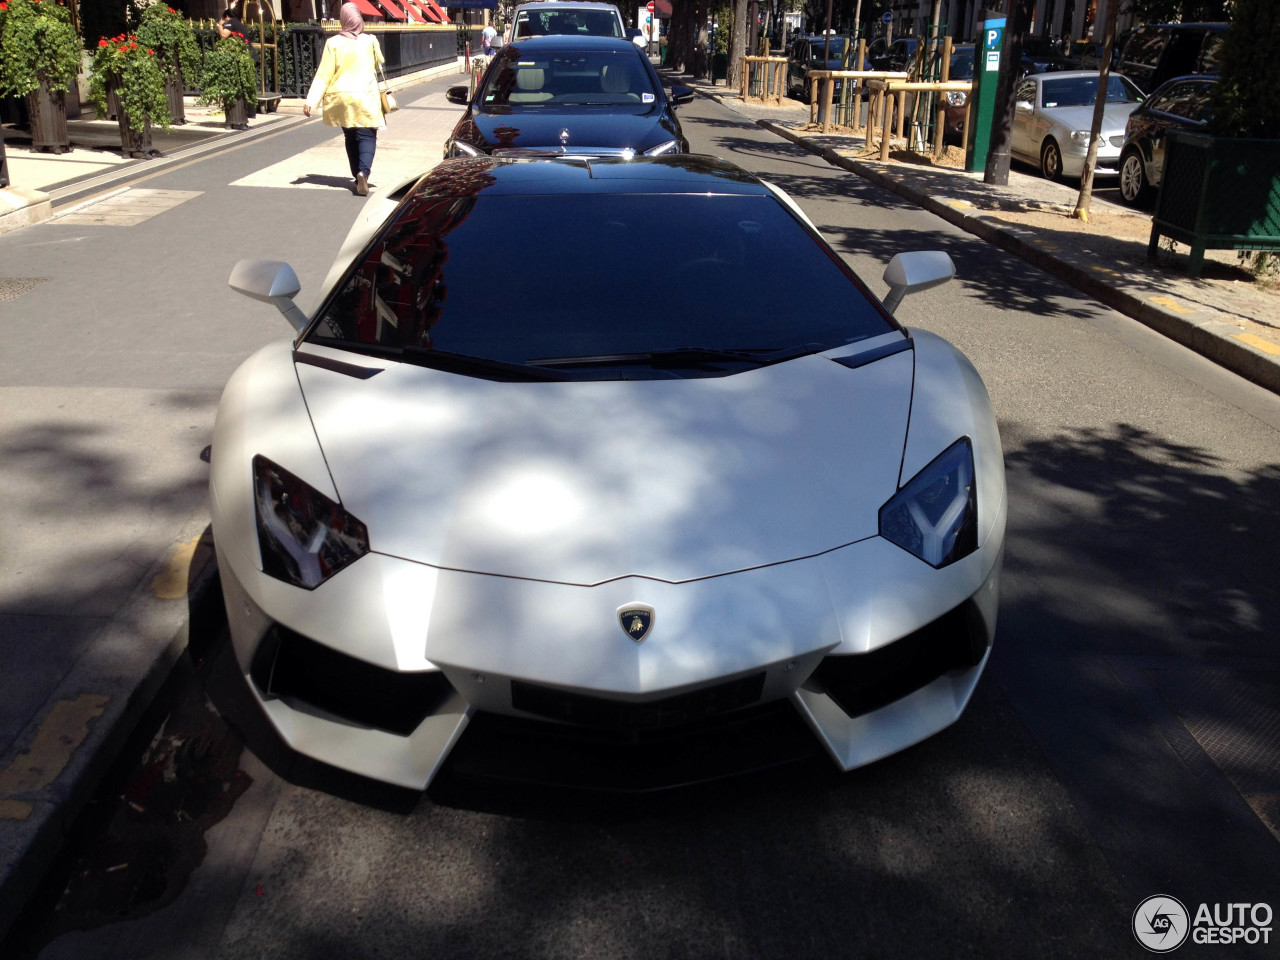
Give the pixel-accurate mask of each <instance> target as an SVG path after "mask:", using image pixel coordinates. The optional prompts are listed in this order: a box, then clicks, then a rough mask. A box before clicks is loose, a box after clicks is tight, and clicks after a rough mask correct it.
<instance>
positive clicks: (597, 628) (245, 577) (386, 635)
mask: <svg viewBox="0 0 1280 960" xmlns="http://www.w3.org/2000/svg"><path fill="white" fill-rule="evenodd" d="M1003 529H1004V509H1003V505H1002V507H1001V510H1000V515H999V519H998V522H997V523H996V525H995V528H994V529H993V530H992V531H991V534H990V535H989V537H988V540H987V542H986V543H985V544H984V546H983V547H982V548H981V549H979V550H978V551H977V552H976V553H975V554H972V555H971V556H969V557H966V558H965V559H964V560H961V561H959V562H958V563H955V564H952V565H951V566H949V567H946V568H943V569H942V570H933V569H932V568H930V567H928V566H927V565H925V564H923V563H921V562H920V561H919V560H917V559H916V558H914V557H912V556H910V555H909V554H907V553H905V552H904V551H902V550H900V549H899V548H897V547H895V546H893V545H892V544H889V543H888V542H887V541H884V540H881V539H879V538H872V539H869V540H866V541H862V542H860V543H857V544H853V545H851V546H849V547H845V548H842V549H840V550H836V551H833V552H832V553H829V554H826V555H823V556H819V557H814V558H810V559H807V560H798V561H793V562H791V563H786V564H779V565H777V566H775V567H768V568H764V569H760V570H751V571H744V572H741V573H736V574H731V575H727V576H721V577H713V578H709V579H707V580H699V581H693V582H688V583H680V584H671V583H660V582H656V581H651V580H645V579H643V578H625V579H623V580H619V581H613V582H609V583H604V584H599V585H596V586H593V587H579V586H569V585H565V584H552V583H541V582H535V581H524V580H516V579H512V578H502V577H488V576H483V575H478V574H466V573H460V572H457V571H443V570H436V569H434V568H430V567H426V566H424V565H422V564H416V563H411V562H409V561H405V560H401V559H398V558H394V557H388V556H384V555H380V554H369V555H367V556H365V557H363V558H362V559H360V560H359V561H357V562H356V563H354V564H352V565H351V566H350V567H349V568H347V569H345V570H343V571H342V572H341V573H339V574H338V575H336V576H335V577H334V578H333V579H332V580H330V581H327V582H326V583H325V584H323V585H321V586H320V587H319V588H317V589H316V590H314V591H304V590H300V589H298V588H295V587H292V586H290V585H288V584H285V583H282V582H280V581H277V580H274V579H272V578H270V577H267V576H265V575H263V574H262V573H261V572H260V571H258V570H257V569H256V566H255V565H254V564H252V563H249V562H248V561H247V558H245V557H243V556H242V555H240V554H239V553H238V552H236V551H234V550H225V551H224V550H223V549H222V547H221V546H220V547H219V553H218V558H219V566H220V570H221V572H222V581H223V590H224V596H225V601H226V606H227V612H228V621H229V625H230V631H231V637H232V642H233V645H234V647H235V652H236V656H237V659H238V662H239V664H240V666H241V669H242V671H243V672H244V673H245V674H246V677H247V680H248V685H249V688H250V690H251V691H252V693H253V695H254V696H255V698H256V699H257V700H258V701H259V703H260V704H261V705H262V708H263V710H264V712H265V713H266V715H267V716H268V718H269V719H270V720H271V722H272V724H273V725H274V726H275V728H276V730H277V731H278V732H279V734H280V735H281V737H282V738H283V739H284V740H285V742H286V743H288V744H289V746H290V747H292V748H293V749H295V750H297V751H298V752H300V753H303V754H305V755H307V756H310V757H313V758H315V759H317V760H321V761H323V762H325V763H328V764H331V765H333V766H336V767H340V768H342V769H346V770H350V771H353V772H356V773H359V774H362V775H364V776H368V777H372V778H374V779H378V780H382V781H386V782H389V783H394V784H397V785H400V786H404V787H409V788H412V789H423V788H425V787H426V786H427V785H428V784H429V783H430V782H431V780H432V779H433V778H434V777H435V776H436V774H437V773H438V772H439V771H440V769H441V766H442V765H443V763H444V761H445V759H446V758H447V757H448V756H449V754H450V752H451V751H452V750H453V748H454V747H455V745H456V744H458V743H459V741H460V740H462V741H463V742H465V738H466V734H465V733H464V731H465V730H466V728H467V726H468V723H469V722H470V721H471V720H472V718H474V717H477V716H483V717H485V718H495V719H498V718H500V720H501V722H503V723H507V724H513V723H514V724H517V725H518V726H519V728H520V729H521V730H522V731H524V734H523V735H527V736H529V737H531V738H532V739H533V740H539V739H541V740H551V739H556V738H557V737H558V738H559V739H560V740H562V741H563V740H564V739H565V738H566V737H570V738H572V737H585V738H586V739H588V740H592V741H594V742H595V744H596V748H597V749H600V748H601V747H600V744H601V743H602V742H603V743H604V744H605V745H606V746H605V747H604V748H603V749H604V750H605V751H606V752H616V750H615V747H616V746H617V744H619V743H624V742H625V743H629V744H635V743H639V742H647V741H652V740H654V739H657V740H660V741H662V742H670V741H672V740H674V739H679V738H681V737H682V736H685V735H689V736H693V737H698V736H703V735H704V734H706V732H707V731H708V729H709V728H715V729H717V730H719V729H723V728H733V727H735V726H737V727H740V728H742V729H749V728H750V727H751V722H752V718H756V717H760V716H764V715H767V714H769V711H771V710H776V709H777V708H778V707H779V705H789V709H790V713H791V715H792V716H798V717H799V718H801V719H802V720H803V722H804V723H805V724H807V726H808V727H809V729H810V730H811V731H812V732H813V733H814V734H815V735H816V737H817V741H818V742H819V743H821V745H822V746H823V747H824V748H825V749H826V751H827V753H828V754H829V755H830V756H831V757H832V759H833V760H834V761H835V762H836V764H837V765H838V766H839V767H840V768H842V769H845V770H848V769H852V768H854V767H857V766H860V765H862V764H866V763H870V762H872V761H873V760H876V759H879V758H880V757H883V756H886V755H888V754H890V753H893V752H896V751H898V750H901V749H904V748H905V747H908V746H910V745H912V744H914V743H917V742H919V741H920V740H923V739H925V738H927V737H929V736H931V735H932V734H934V733H936V732H938V731H939V730H941V729H943V728H944V727H946V726H948V725H950V724H951V723H953V722H954V721H955V720H956V719H958V717H959V716H960V714H961V712H962V711H963V710H964V707H965V705H966V704H967V702H968V700H969V697H970V696H971V694H972V692H973V690H974V688H975V686H976V684H977V681H978V678H979V676H980V675H981V672H982V669H983V667H984V665H985V663H986V658H987V655H988V650H989V647H990V644H991V642H992V639H993V637H994V633H995V626H996V605H997V604H996V601H997V594H998V583H999V575H1000V546H999V545H1000V543H1001V541H1002V537H1003ZM215 530H216V526H215ZM636 601H641V602H646V603H649V604H651V605H652V606H653V607H654V608H655V610H656V615H655V619H654V625H653V628H652V630H651V632H650V635H649V636H648V637H647V638H646V639H645V640H644V642H643V643H639V644H637V643H635V642H634V641H632V640H630V639H629V638H628V637H627V635H626V634H625V633H624V631H623V630H622V628H621V627H620V626H619V623H618V621H617V614H616V610H617V609H618V608H619V607H622V606H626V605H628V604H630V603H633V602H636ZM759 722H762V723H763V722H765V721H763V720H761V721H759ZM482 726H483V727H484V728H485V729H488V728H489V727H491V726H492V723H490V722H489V721H488V719H486V723H485V724H484V725H482ZM548 731H554V732H555V733H556V735H557V737H549V736H547V735H546V734H547V733H548ZM750 736H755V735H754V734H753V735H750ZM477 739H482V738H481V737H480V736H479V735H478V736H477ZM743 742H746V741H743ZM610 743H613V744H614V747H610V746H608V744H610ZM740 745H741V743H740ZM759 748H760V749H759V750H758V751H753V750H752V749H751V748H749V747H748V748H746V749H745V750H744V751H743V752H742V756H741V757H740V759H739V760H735V761H734V764H733V765H734V766H737V767H739V768H741V769H750V768H751V767H752V766H755V765H769V763H770V760H769V758H770V757H773V756H775V754H774V753H772V752H770V749H769V748H767V746H766V745H765V744H764V742H763V741H760V743H759ZM710 753H711V754H714V753H715V751H711V752H710ZM753 753H756V754H758V755H759V760H760V763H759V764H756V763H754V762H752V761H751V760H750V757H751V755H752V754H753ZM720 759H724V758H723V757H721V758H720ZM498 762H500V763H501V762H503V761H501V759H499V760H498ZM535 766H536V764H535ZM719 772H728V771H712V770H710V769H708V771H707V773H708V775H709V776H710V775H715V774H716V773H719ZM690 778H691V776H690V773H689V772H688V771H687V770H686V771H682V772H681V773H680V774H679V776H678V777H677V778H676V780H675V781H674V782H688V780H689V779H690ZM659 785H661V784H659Z"/></svg>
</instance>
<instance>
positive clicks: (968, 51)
mask: <svg viewBox="0 0 1280 960" xmlns="http://www.w3.org/2000/svg"><path fill="white" fill-rule="evenodd" d="M950 76H951V79H952V80H972V79H973V47H961V48H959V49H958V50H956V51H954V52H953V53H952V54H951V71H950Z"/></svg>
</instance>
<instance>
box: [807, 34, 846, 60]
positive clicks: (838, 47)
mask: <svg viewBox="0 0 1280 960" xmlns="http://www.w3.org/2000/svg"><path fill="white" fill-rule="evenodd" d="M844 44H845V38H844V37H832V38H831V59H832V60H842V59H844ZM826 49H827V41H826V38H825V37H824V38H822V39H819V40H810V41H809V50H810V54H809V56H810V57H811V58H812V59H814V60H816V61H818V62H819V63H821V62H822V61H823V59H824V54H825V53H826Z"/></svg>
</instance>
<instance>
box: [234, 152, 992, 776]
mask: <svg viewBox="0 0 1280 960" xmlns="http://www.w3.org/2000/svg"><path fill="white" fill-rule="evenodd" d="M655 268H656V269H658V270H659V271H660V275H661V281H662V291H661V294H662V295H661V296H660V297H659V296H635V295H634V291H635V284H636V282H637V278H638V277H643V276H648V275H651V274H652V272H653V270H654V269H655ZM953 271H954V267H953V265H952V264H951V261H950V258H949V257H947V255H946V254H945V253H941V252H925V253H915V254H900V255H898V256H897V257H895V258H894V261H893V262H892V263H890V265H889V268H888V269H887V270H886V271H885V279H886V281H887V282H888V284H889V289H890V291H891V292H890V297H889V300H888V301H887V302H886V303H884V304H882V303H881V302H879V301H878V300H877V299H876V298H875V297H874V296H873V295H872V294H871V293H870V292H869V290H868V288H867V286H866V284H865V283H864V282H863V281H862V280H860V279H859V278H858V277H857V276H856V275H855V274H854V273H853V272H852V271H851V270H850V268H849V267H848V265H847V264H846V263H845V261H844V259H843V258H842V257H841V256H840V255H839V254H837V253H836V252H835V251H834V250H832V249H831V247H830V246H828V245H827V243H826V242H825V241H824V240H823V238H822V237H821V236H820V235H819V234H818V232H817V230H816V229H815V228H814V227H813V225H812V224H811V223H810V222H809V221H808V219H807V218H806V217H805V215H804V213H803V212H802V211H801V210H800V208H799V207H798V206H796V204H795V202H794V201H792V200H791V198H790V197H788V196H787V195H786V194H785V193H783V192H782V191H781V190H779V189H777V188H776V187H773V186H770V185H769V184H767V183H763V182H761V181H760V180H757V179H756V178H755V177H753V176H752V175H751V174H749V173H747V172H746V171H744V170H742V169H740V168H738V167H735V166H733V165H731V164H728V163H725V162H723V161H720V160H717V159H715V158H712V157H704V156H673V157H659V158H656V159H636V160H629V161H628V160H621V159H619V158H610V159H605V160H533V161H528V160H524V161H520V160H511V159H509V158H508V159H503V158H498V157H467V158H458V159H454V160H446V161H444V162H442V163H440V164H438V165H437V166H436V167H435V168H434V169H432V170H431V171H430V172H429V173H427V174H426V175H425V176H421V177H418V178H415V179H410V180H407V181H405V182H404V183H402V184H399V185H389V187H388V189H387V190H386V191H385V192H379V193H377V194H375V195H374V196H373V197H371V198H370V199H369V201H368V204H367V205H366V207H365V209H364V213H363V215H362V216H361V217H360V218H359V219H357V221H356V224H355V226H353V227H352V230H351V233H350V234H349V235H348V237H347V238H346V240H345V241H344V243H343V246H342V253H341V255H340V257H339V260H338V262H337V263H335V264H334V266H333V268H332V270H331V271H330V274H329V277H330V279H329V280H327V281H326V283H325V288H324V289H323V290H322V291H321V292H320V295H319V297H318V303H319V307H318V309H317V310H316V311H315V313H314V314H313V315H311V316H307V315H305V314H303V313H302V311H301V310H300V309H299V307H298V306H297V305H295V304H294V302H293V300H292V297H293V296H294V295H295V294H296V293H297V292H298V287H299V285H298V281H297V276H296V275H295V274H294V273H293V271H292V270H291V269H290V268H289V267H288V265H287V264H282V263H279V262H272V261H260V260H258V261H242V262H241V263H239V264H237V266H236V268H235V269H234V271H233V272H232V275H231V280H230V283H231V285H232V287H233V288H235V289H237V290H239V291H240V292H242V293H245V294H246V295H248V296H250V297H252V298H254V299H257V300H260V301H264V302H267V303H273V304H275V305H276V306H277V308H279V309H280V310H281V311H282V312H283V313H284V314H285V316H286V317H287V318H288V319H289V320H290V323H291V324H292V325H293V326H294V328H295V331H294V337H293V338H292V339H287V340H281V341H280V342H278V343H275V344H271V345H268V346H266V347H264V348H263V349H261V350H260V351H259V352H257V353H256V354H254V355H253V356H252V357H250V358H249V359H248V360H246V361H245V363H244V364H243V365H242V366H241V367H240V368H239V369H238V370H237V371H236V373H235V374H233V376H232V377H231V380H230V382H229V383H228V384H227V387H226V390H225V392H224V393H223V396H222V400H221V403H220V405H219V409H218V414H217V419H216V422H215V426H214V438H213V446H212V457H211V465H210V472H211V479H210V504H211V511H212V525H213V535H214V542H215V546H216V550H217V557H218V569H219V573H220V576H221V581H222V590H223V594H224V598H225V601H226V609H227V614H228V621H229V630H230V635H231V644H232V648H233V651H234V655H235V658H236V662H237V663H238V666H239V669H240V670H241V672H242V673H243V674H244V676H245V680H246V687H247V690H248V691H249V693H250V695H251V696H252V698H253V701H254V702H256V704H257V705H258V707H260V708H261V710H262V711H263V712H264V713H265V715H266V716H267V717H268V718H269V720H270V722H271V723H272V724H273V725H274V727H275V729H276V730H277V731H278V733H279V735H280V736H281V737H282V738H283V740H284V741H285V743H286V744H288V745H289V746H290V747H292V748H293V749H294V750H296V751H298V752H300V753H302V754H306V755H309V756H311V757H314V758H316V759H318V760H321V761H323V762H325V763H328V764H331V765H332V766H335V767H339V768H342V769H344V770H348V771H353V772H355V773H358V774H361V775H364V776H367V777H373V778H377V779H379V780H384V781H387V782H389V783H393V784H398V785H400V786H403V787H409V788H413V789H423V788H425V787H426V785H427V784H429V783H430V782H431V780H432V778H433V777H434V776H435V775H436V774H437V772H438V771H439V770H440V769H441V765H442V764H443V763H444V762H445V759H446V757H447V756H448V755H449V753H450V751H451V750H453V749H454V748H455V747H456V746H458V745H459V744H462V745H464V748H465V746H466V745H467V744H469V743H470V744H490V745H493V752H492V755H491V758H490V759H491V762H496V763H502V764H503V766H502V768H501V771H502V773H504V774H507V775H516V774H517V769H516V768H517V767H519V770H520V772H525V771H529V772H532V774H533V775H535V776H542V777H544V778H545V777H548V776H555V775H558V774H565V775H567V776H572V777H577V778H593V777H602V776H605V775H606V774H605V771H606V770H608V769H614V770H619V769H620V770H622V771H623V773H624V774H625V776H626V778H627V785H629V786H630V787H631V788H632V789H637V788H643V787H648V786H653V785H665V786H670V785H672V782H671V779H674V781H675V782H677V783H683V782H691V781H695V780H698V779H707V778H709V777H713V776H716V775H721V774H724V773H728V772H735V771H738V770H741V769H742V768H744V767H745V768H758V767H759V766H761V765H763V764H770V763H778V762H780V759H781V756H780V751H777V750H776V749H775V748H776V747H777V746H785V745H786V744H788V743H791V742H793V741H794V742H795V743H796V744H798V745H799V746H802V747H803V749H804V751H805V752H806V753H808V752H811V749H812V746H816V745H817V744H819V743H820V744H821V745H822V746H823V747H825V749H826V751H827V753H828V754H829V755H830V756H831V758H832V759H833V760H834V762H835V764H836V766H837V767H838V768H840V769H843V770H848V769H852V768H854V767H858V766H861V765H863V764H867V763H871V762H873V761H875V760H877V759H879V758H880V757H884V756H886V755H888V754H891V753H894V752H896V751H899V750H902V749H904V748H906V747H908V746H910V745H911V744H914V743H916V742H918V741H920V740H922V739H924V738H926V737H929V736H931V735H933V734H934V733H937V732H938V731H940V730H942V729H943V728H945V727H947V726H949V725H951V724H952V723H954V722H955V721H956V719H957V718H958V717H959V716H960V714H961V713H962V712H963V710H964V708H965V705H966V704H967V703H968V701H969V698H970V696H971V695H972V693H973V691H974V688H975V686H976V684H977V683H978V679H979V676H980V675H981V673H982V671H983V668H984V666H985V664H986V662H987V660H988V657H989V652H990V649H991V644H992V641H993V637H994V633H995V628H996V612H997V600H998V596H997V595H998V584H999V575H1000V567H1001V557H1002V549H1003V539H1004V529H1005V522H1006V515H1007V501H1006V492H1005V479H1004V462H1003V456H1002V453H1001V446H1000V437H999V433H998V430H997V426H996V419H995V415H994V412H993V410H992V406H991V402H990V400H989V398H988V396H987V391H986V389H985V388H984V386H983V384H982V380H981V378H980V377H979V375H978V373H977V371H976V370H975V369H974V367H973V365H972V364H971V363H970V362H969V361H968V360H967V359H966V358H965V357H964V355H963V354H961V353H960V351H959V350H957V349H956V348H955V347H953V346H952V345H951V344H949V343H947V342H946V341H945V340H943V339H942V338H941V337H939V336H937V335H935V334H932V333H929V332H928V331H926V330H919V329H913V330H910V331H908V330H907V329H905V328H904V327H902V326H901V324H899V322H898V321H897V320H895V319H894V317H893V315H892V308H893V306H894V305H895V304H896V303H897V301H898V300H899V299H900V297H901V296H902V295H903V294H905V293H911V292H913V291H915V290H921V289H928V288H930V287H933V286H936V285H937V284H939V283H942V282H945V280H947V279H948V278H949V277H950V276H951V274H952V273H953ZM777 276H785V277H786V278H787V283H785V284H779V283H774V282H771V278H774V277H777ZM797 290H802V291H804V293H803V296H796V295H795V291H797ZM806 727H807V728H808V730H809V731H812V735H813V739H812V740H811V739H810V737H809V736H808V735H807V733H806V730H805V728H806ZM486 737H488V739H486ZM657 738H661V740H660V744H661V746H660V753H659V752H655V751H654V749H653V748H654V746H655V744H657V743H658V742H659V741H658V739H657ZM694 738H696V742H697V743H698V744H699V745H700V748H699V749H698V750H696V751H690V750H689V749H688V744H689V742H690V740H691V739H694ZM548 744H553V745H555V746H558V747H559V748H560V749H561V750H571V751H573V752H574V756H575V758H576V759H575V762H574V763H572V764H565V765H562V766H561V767H559V768H558V769H554V770H552V768H550V767H549V766H548V764H547V763H546V762H545V757H546V756H547V755H548ZM516 745H518V746H516ZM592 751H594V752H592ZM482 752H483V751H482V750H476V749H472V750H471V751H470V754H471V757H470V758H471V759H472V760H473V761H477V762H478V758H477V756H476V755H477V754H478V753H482ZM639 756H649V757H659V756H660V758H661V762H660V763H654V764H651V765H650V766H649V767H647V768H646V767H644V766H643V765H642V764H641V763H640V762H639V760H638V759H637V757H639ZM646 777H648V778H652V779H651V780H650V781H649V782H645V778H646ZM662 777H669V778H671V779H668V780H667V781H666V782H665V783H657V784H655V783H654V781H655V780H660V779H661V778H662ZM562 782H563V781H562Z"/></svg>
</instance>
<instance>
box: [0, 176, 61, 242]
mask: <svg viewBox="0 0 1280 960" xmlns="http://www.w3.org/2000/svg"><path fill="white" fill-rule="evenodd" d="M52 216H53V201H52V200H51V199H50V198H49V195H48V194H47V193H44V192H43V191H41V190H30V189H28V188H26V187H5V188H4V189H0V233H10V232H12V231H14V230H21V229H22V228H23V227H29V226H31V225H32V224H33V223H39V222H40V221H42V220H48V219H49V218H50V217H52Z"/></svg>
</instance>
